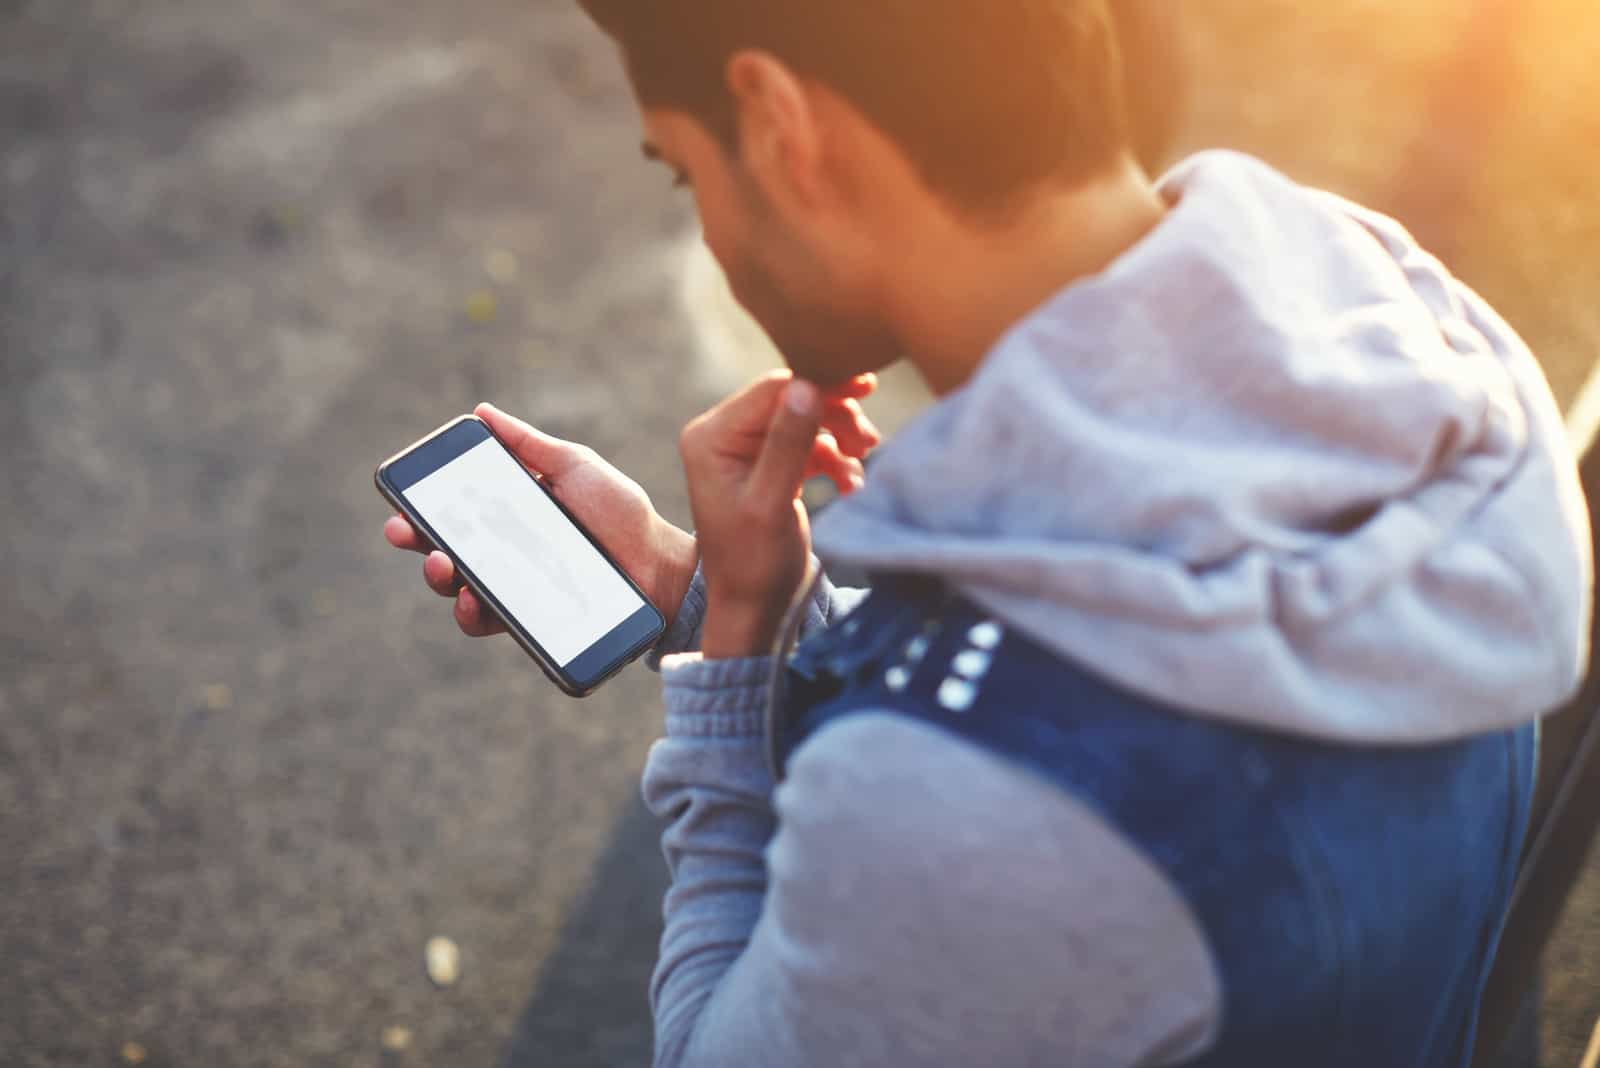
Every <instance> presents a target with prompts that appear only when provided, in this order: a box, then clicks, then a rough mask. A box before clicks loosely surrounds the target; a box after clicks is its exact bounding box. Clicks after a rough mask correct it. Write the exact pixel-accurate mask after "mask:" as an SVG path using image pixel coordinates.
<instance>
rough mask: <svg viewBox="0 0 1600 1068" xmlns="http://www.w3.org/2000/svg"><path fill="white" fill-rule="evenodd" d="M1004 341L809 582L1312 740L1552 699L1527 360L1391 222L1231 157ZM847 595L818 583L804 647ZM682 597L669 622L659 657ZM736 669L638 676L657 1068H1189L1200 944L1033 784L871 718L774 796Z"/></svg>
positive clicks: (1180, 176) (1550, 517)
mask: <svg viewBox="0 0 1600 1068" xmlns="http://www.w3.org/2000/svg"><path fill="white" fill-rule="evenodd" d="M1163 189H1164V192H1165V193H1166V194H1167V196H1168V198H1169V199H1170V200H1171V201H1172V202H1173V203H1174V207H1173V210H1172V211H1171V213H1170V214H1169V216H1168V217H1167V219H1166V220H1165V221H1164V222H1163V223H1162V224H1161V225H1160V226H1159V227H1158V228H1157V229H1156V230H1155V231H1154V232H1153V233H1152V234H1151V235H1150V236H1149V237H1147V238H1146V239H1145V240H1144V241H1143V242H1142V243H1140V244H1139V245H1138V246H1137V247H1135V248H1134V249H1132V250H1131V251H1129V252H1128V253H1127V254H1125V255H1124V256H1123V257H1122V258H1121V259H1119V260H1118V261H1117V262H1116V263H1115V264H1114V265H1112V267H1110V268H1109V269H1108V270H1107V271H1105V272H1104V273H1102V274H1101V275H1099V276H1097V277H1094V278H1091V279H1087V280H1084V281H1081V282H1079V283H1076V284H1074V285H1072V286H1070V287H1069V288H1067V289H1066V290H1064V291H1063V292H1061V293H1060V294H1058V295H1057V296H1056V297H1055V298H1054V299H1052V300H1051V301H1050V302H1049V303H1047V304H1046V305H1045V306H1044V307H1042V308H1040V309H1038V310H1037V311H1036V312H1035V313H1033V314H1032V315H1030V316H1029V317H1028V318H1026V319H1025V320H1024V321H1022V322H1021V323H1019V324H1018V325H1017V326H1016V327H1015V328H1014V329H1013V330H1012V331H1010V332H1009V333H1008V334H1007V335H1006V336H1005V337H1004V338H1003V339H1002V340H1001V341H1000V343H999V344H998V345H997V346H996V347H995V349H994V350H993V351H992V352H991V353H990V354H989V355H988V357H987V358H986V360H985V361H984V363H983V365H982V367H981V368H980V370H979V371H978V373H977V374H976V375H975V377H974V378H973V379H972V381H971V382H969V383H968V384H967V386H966V387H964V388H963V389H961V390H960V391H958V392H956V393H954V394H951V395H950V396H948V397H946V398H944V399H943V400H941V401H940V402H939V403H938V404H936V405H934V406H933V407H932V408H931V409H930V410H929V411H928V412H927V413H925V414H924V415H923V417H921V418H920V419H919V420H918V421H916V422H915V423H914V424H912V425H911V426H910V427H908V428H907V429H906V430H905V431H903V432H902V433H901V434H900V435H899V436H897V437H896V439H895V440H894V441H892V442H890V443H889V444H888V445H886V446H885V447H884V448H883V449H882V450H881V451H880V455H879V456H878V457H877V459H876V460H875V462H874V464H873V466H872V469H871V473H870V475H869V477H868V480H867V486H866V488H865V489H864V490H862V491H861V492H859V493H858V494H856V495H855V496H853V497H851V498H848V499H846V500H844V501H842V502H840V503H838V504H837V505H835V506H834V507H833V508H832V509H830V510H829V511H828V512H827V514H826V515H825V516H823V517H822V519H821V521H820V522H819V524H818V526H817V531H816V544H817V548H818V551H819V553H820V555H821V556H822V558H823V559H824V560H825V561H827V562H829V563H837V564H849V565H852V566H854V567H858V568H859V567H865V568H870V569H881V570H894V571H915V572H926V573H932V574H937V575H939V576H942V577H943V578H944V579H945V580H946V581H947V582H949V583H951V584H952V585H954V586H956V587H957V588H959V589H960V590H961V591H962V592H964V593H965V594H967V595H968V596H969V597H970V598H971V599H973V600H974V601H976V602H977V603H978V604H980V605H982V606H983V607H984V608H985V609H986V610H987V611H989V612H992V613H993V614H995V615H996V616H998V617H1000V618H1001V619H1003V620H1004V621H1005V622H1007V623H1008V624H1009V625H1011V626H1014V627H1016V628H1018V629H1019V630H1021V631H1023V632H1025V633H1027V634H1028V635H1030V636H1032V637H1033V638H1035V639H1037V640H1039V641H1041V642H1043V643H1045V644H1047V645H1049V646H1051V647H1054V648H1056V649H1058V650H1059V651H1060V652H1061V653H1063V654H1065V655H1067V656H1070V657H1071V658H1073V659H1074V660H1076V661H1077V662H1079V663H1084V664H1090V665H1093V666H1094V668H1095V670H1096V671H1097V672H1099V673H1101V674H1102V675H1104V676H1105V677H1106V678H1107V679H1109V680H1111V681H1114V682H1116V683H1118V684H1120V685H1121V686H1123V687H1125V688H1127V689H1129V690H1132V691H1134V692H1137V693H1140V694H1143V695H1146V696H1148V697H1150V698H1152V699H1157V700H1160V701H1162V702H1165V703H1168V704H1175V705H1178V706H1181V707H1183V708H1185V709H1186V710H1188V711H1189V712H1190V713H1191V714H1193V715H1199V716H1208V717H1213V718H1216V719H1220V720H1226V721H1229V722H1235V723H1240V724H1248V725H1252V726H1258V727H1265V728H1267V729H1270V730H1275V731H1282V732H1289V733H1294V734H1299V735H1308V736H1312V737H1316V738H1321V739H1326V740H1330V741H1333V742H1337V743H1341V744H1358V743H1384V744H1423V743H1431V742H1438V741H1444V740H1447V739H1452V738H1460V737H1464V736H1468V735H1473V734H1478V733H1484V732H1489V731H1495V730H1500V729H1503V728H1507V727H1510V726H1513V725H1516V724H1521V723H1526V722H1529V721H1530V720H1532V719H1535V718H1537V717H1539V716H1540V715H1541V714H1543V713H1544V712H1545V711H1547V710H1549V709H1551V708H1552V707H1554V706H1555V705H1556V704H1558V703H1559V702H1560V701H1561V700H1562V699H1563V698H1565V697H1566V696H1568V695H1569V694H1570V693H1571V691H1572V690H1573V689H1574V688H1575V686H1576V684H1577V682H1578V680H1579V674H1580V669H1581V665H1582V664H1583V663H1584V661H1585V658H1586V649H1585V640H1586V636H1587V634H1588V619H1589V612H1590V611H1591V604H1590V597H1589V593H1590V590H1591V589H1592V586H1593V581H1592V577H1593V561H1592V560H1591V559H1590V556H1589V548H1588V547H1589V544H1590V540H1589V532H1588V523H1587V513H1586V510H1585V507H1584V502H1583V500H1582V494H1581V491H1580V489H1579V486H1578V480H1577V474H1576V464H1575V462H1574V460H1573V458H1572V457H1571V455H1570V452H1569V450H1568V446H1567V441H1566V435H1565V432H1564V429H1563V426H1562V423H1561V419H1560V416H1559V413H1558V411H1557V408H1556V405H1555V403H1554V401H1553V399H1552V398H1551V396H1550V392H1549V389H1548V387H1547V386H1546V384H1545V381H1544V378H1543V376H1542V374H1541V373H1540V371H1539V368H1538V366H1537V364H1536V363H1535V362H1534V360H1533V358H1532V356H1531V355H1530V354H1529V352H1528V351H1527V349H1526V347H1525V346H1524V345H1523V344H1522V343H1521V341H1520V340H1519V339H1518V338H1517V337H1516V335H1515V334H1514V333H1513V332H1512V330H1511V329H1510V328H1509V327H1508V326H1506V325H1505V324H1504V323H1503V322H1502V321H1501V320H1500V319H1499V318H1498V317H1497V316H1496V315H1495V314H1494V313H1493V312H1492V311H1491V310H1490V309H1489V308H1488V307H1487V306H1486V305H1485V304H1484V303H1483V301H1482V300H1480V299H1479V298H1478V297H1476V296H1475V295H1474V294H1472V293H1471V292H1470V291H1469V290H1467V289H1466V287H1464V286H1463V285H1461V284H1460V283H1459V282H1457V281H1456V280H1454V279H1453V278H1452V277H1451V276H1450V275H1449V274H1448V273H1447V272H1446V271H1445V270H1444V268H1443V267H1442V266H1441V265H1440V264H1439V263H1438V261H1437V260H1435V259H1433V258H1432V257H1430V256H1428V255H1427V254H1426V253H1424V252H1422V251H1421V250H1420V249H1419V248H1417V246H1416V245H1415V244H1414V243H1413V242H1412V241H1411V240H1410V238H1409V237H1408V236H1407V235H1406V234H1405V232H1404V231H1403V230H1402V229H1401V228H1400V227H1399V226H1398V225H1397V224H1395V223H1393V222H1392V221H1390V220H1387V219H1384V218H1382V217H1381V216H1377V215H1374V214H1372V213H1370V212H1366V211H1364V210H1362V209H1360V208H1358V207H1356V206H1354V205H1351V204H1349V203H1347V202H1345V201H1342V200H1339V199H1337V198H1335V197H1333V196H1331V195H1328V194H1324V193H1318V192H1313V191H1309V190H1306V189H1304V188H1302V187H1300V186H1298V185H1295V184H1294V183H1292V182H1290V181H1288V180H1287V179H1285V178H1283V177H1282V176H1280V175H1278V174H1277V173H1275V172H1274V171H1272V170H1271V169H1269V168H1267V167H1265V166H1264V165H1262V164H1260V163H1258V162H1256V161H1253V160H1250V159H1248V158H1246V157H1242V156H1238V155H1234V154H1230V153H1208V154H1205V155H1202V156H1199V157H1196V158H1195V159H1193V160H1191V161H1190V162H1188V163H1187V164H1185V165H1184V166H1182V167H1180V168H1179V169H1178V170H1177V171H1175V172H1174V173H1173V174H1171V175H1169V176H1168V177H1167V178H1166V179H1165V180H1164V182H1163ZM850 603H852V596H851V595H850V594H847V593H844V592H840V591H833V590H832V589H831V588H828V587H825V588H824V589H823V590H822V591H821V592H820V593H819V594H818V595H817V597H816V598H815V599H814V600H813V602H812V603H811V605H810V606H809V611H810V613H811V616H812V618H811V620H810V621H809V625H810V626H812V627H815V626H819V625H823V624H825V623H826V622H827V621H828V620H829V619H831V618H833V617H835V616H836V615H837V614H838V613H839V612H840V611H841V610H843V609H844V608H845V607H846V606H848V605H849V604H850ZM702 605H703V595H702V593H701V591H700V590H699V589H698V588H697V589H695V590H693V591H691V595H690V598H689V600H688V601H687V602H686V604H685V605H684V608H683V611H682V612H680V617H679V619H678V621H677V622H676V624H675V628H674V630H675V637H674V639H673V640H675V642H676V644H677V647H679V648H687V647H692V644H693V633H694V631H695V629H696V627H697V625H698V620H699V616H700V613H701V610H702ZM773 670H774V664H773V663H772V662H771V661H769V660H767V659H753V660H748V661H721V662H706V661H702V660H700V659H699V658H698V657H697V656H694V655H686V656H678V657H672V658H669V659H668V660H667V661H666V662H665V664H664V667H663V674H664V678H665V682H666V703H667V729H666V737H665V738H664V739H663V741H662V742H660V743H658V745H657V747H656V748H655V749H654V750H653V752H652V754H651V759H650V763H649V766H648V767H647V769H646V772H645V784H644V788H645V793H646V796H647V799H648V800H649V801H650V803H651V805H652V806H653V808H654V809H655V811H656V812H657V813H658V814H661V815H663V816H664V817H666V818H668V819H669V821H670V824H669V826H668V828H667V831H666V833H665V835H664V838H663V846H664V848H665V850H666V854H667V859H668V862H669V865H670V866H671V868H672V872H673V886H672V889H671V891H670V892H669V894H668V898H667V903H666V916H667V929H666V933H665V936H664V938H663V944H662V956H661V961H660V964H659V965H658V968H657V971H656V976H655V981H654V983H653V986H652V1001H653V1004H654V1006H655V1010H656V1021H657V1046H658V1050H657V1063H658V1064H665V1065H724V1064H727V1065H735V1064H737V1065H757V1064H759V1065H775V1066H789V1065H821V1064H828V1065H845V1064H863V1065H866V1064H873V1065H876V1064H919V1065H922V1064H926V1065H951V1066H955V1065H976V1064H983V1065H992V1066H997V1068H999V1066H1008V1065H1022V1064H1036V1063H1047V1064H1052V1065H1105V1066H1129V1065H1145V1064H1166V1063H1176V1062H1178V1061H1181V1060H1183V1059H1186V1058H1189V1057H1192V1056H1194V1055H1196V1054H1198V1053H1199V1052H1201V1051H1203V1050H1204V1049H1205V1047H1206V1045H1207V1043H1208V1042H1209V1041H1211V1039H1212V1037H1213V1036H1214V1035H1215V1033H1216V1030H1217V1027H1218V1024H1219V1012H1220V1006H1221V991H1220V990H1219V989H1218V979H1217V974H1216V968H1215V965H1214V962H1213V961H1212V959H1211V957H1210V955H1209V953H1208V949H1207V946H1206V944H1205V938H1204V936H1203V933H1202V932H1201V931H1200V929H1199V928H1198V926H1197V924H1196V922H1195V920H1194V918H1193V916H1192V915H1190V913H1189V911H1188V909H1187V906H1186V905H1185V904H1184V902H1183V900H1182V898H1181V896H1180V895H1179V894H1178V893H1177V891H1176V890H1175V889H1174V888H1173V887H1172V886H1170V885H1169V884H1168V882H1167V880H1166V878H1165V876H1164V875H1163V874H1162V873H1161V872H1160V871H1158V870H1157V869H1156V868H1154V867H1153V866H1152V865H1151V864H1150V863H1149V862H1148V861H1147V860H1146V859H1144V858H1143V857H1142V856H1141V855H1140V853H1139V852H1138V850H1137V849H1136V848H1134V847H1133V846H1132V844H1131V843H1128V842H1126V841H1124V840H1123V839H1121V837H1120V836H1119V835H1118V833H1117V832H1116V831H1114V830H1113V829H1111V828H1110V827H1109V826H1107V825H1106V824H1105V823H1103V822H1102V821H1101V820H1099V819H1098V818H1097V817H1096V816H1095V815H1094V814H1093V813H1092V812H1090V811H1089V810H1088V808H1086V807H1085V806H1083V805H1081V804H1079V803H1077V802H1076V801H1074V799H1073V798H1071V797H1070V796H1068V795H1066V794H1065V793H1063V792H1062V791H1060V790H1058V789H1055V788H1053V787H1051V786H1049V785H1047V784H1045V783H1043V782H1040V781H1037V780H1035V779H1034V778H1033V777H1032V776H1031V775H1030V774H1029V773H1028V772H1026V771H1023V770H1020V769H1018V768H1016V767H1014V766H1012V765H1010V764H1007V763H1004V762H1002V761H1001V760H999V759H998V758H995V757H993V756H991V755H989V754H987V753H984V752H980V751H977V750H974V749H972V748H971V747H970V746H968V745H966V744H965V743H963V742H961V741H959V740H956V739H954V738H953V737H946V736H944V735H942V734H940V733H938V732H936V731H933V730H932V729H930V728H928V727H925V726H920V725H918V724H915V723H913V722H911V721H908V720H905V719H903V718H901V717H896V716H891V715H888V714H884V715H866V716H861V717H854V718H853V719H852V720H851V721H850V722H848V723H846V724H843V725H840V726H837V727H834V728H832V729H829V730H827V731H825V732H822V733H820V734H818V735H817V736H816V737H814V738H813V739H812V740H811V741H809V742H808V743H807V744H806V745H805V746H804V747H803V748H802V749H801V750H800V751H799V752H798V753H797V754H796V755H795V758H794V760H793V761H792V763H791V765H790V773H789V777H788V778H787V779H786V780H785V782H784V783H783V784H782V785H779V786H776V787H775V785H774V783H773V780H772V778H771V775H770V773H769V771H768V769H767V766H766V762H765V759H764V755H763V753H764V750H763V739H762V730H763V719H764V716H765V712H766V708H765V701H766V694H767V688H766V683H767V680H768V677H769V676H770V674H771V672H772V671H773Z"/></svg>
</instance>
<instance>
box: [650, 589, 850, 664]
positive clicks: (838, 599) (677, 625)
mask: <svg viewBox="0 0 1600 1068" xmlns="http://www.w3.org/2000/svg"><path fill="white" fill-rule="evenodd" d="M818 575H819V576H820V577H819V578H818V580H817V588H816V589H815V590H814V591H813V592H812V594H811V599H810V600H809V601H808V602H807V604H806V618H805V621H804V622H803V623H801V625H800V635H799V636H800V639H801V640H802V641H803V640H804V639H806V638H807V637H809V636H811V635H812V634H814V633H815V632H816V631H818V630H820V629H822V628H824V627H827V626H830V625H831V624H832V623H833V621H834V620H836V619H839V618H841V617H843V616H845V615H847V614H848V613H849V612H850V610H851V609H853V608H854V607H855V606H856V605H858V604H860V603H861V599H862V598H863V597H865V596H866V594H867V591H866V590H861V589H854V588H849V587H844V588H841V587H838V586H835V585H834V584H833V583H832V582H830V581H829V580H828V576H827V575H826V574H825V573H823V572H822V570H821V567H820V565H818ZM705 617H706V577H705V572H703V571H701V570H699V569H698V568H697V569H696V570H695V573H694V579H693V581H692V582H690V583H689V589H688V591H687V592H686V593H685V594H684V597H683V603H682V604H680V605H679V606H678V612H677V615H676V616H674V617H673V620H672V626H670V627H668V628H667V632H666V634H664V635H662V636H661V641H660V642H658V643H657V644H656V647H655V649H653V650H652V651H651V653H650V656H649V658H648V659H647V660H646V663H647V664H649V666H650V667H652V668H654V669H655V670H657V671H659V670H660V669H661V663H662V661H663V660H665V659H666V658H667V657H669V656H677V655H678V654H680V653H696V652H699V651H700V630H701V627H702V626H703V625H704V623H705Z"/></svg>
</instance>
